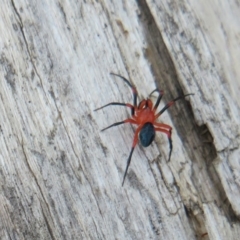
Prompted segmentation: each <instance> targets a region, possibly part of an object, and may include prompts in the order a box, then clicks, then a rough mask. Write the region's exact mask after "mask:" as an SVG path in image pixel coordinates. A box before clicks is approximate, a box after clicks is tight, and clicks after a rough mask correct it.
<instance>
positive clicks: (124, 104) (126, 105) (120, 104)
mask: <svg viewBox="0 0 240 240" xmlns="http://www.w3.org/2000/svg"><path fill="white" fill-rule="evenodd" d="M110 105H118V106H125V107H129V108H131V109H132V108H134V106H133V105H131V104H129V103H119V102H111V103H108V104H106V105H104V106H102V107H99V108H96V109H95V110H94V111H98V110H100V109H102V108H105V107H108V106H110Z"/></svg>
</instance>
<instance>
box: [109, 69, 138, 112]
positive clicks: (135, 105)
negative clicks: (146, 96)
mask: <svg viewBox="0 0 240 240" xmlns="http://www.w3.org/2000/svg"><path fill="white" fill-rule="evenodd" d="M110 74H111V75H114V76H117V77H120V78H121V79H122V80H123V81H124V82H125V83H126V84H127V85H128V86H129V87H130V88H131V89H132V92H133V106H134V108H132V116H133V115H134V113H135V108H137V89H136V88H135V87H134V86H133V85H132V84H131V83H130V82H129V81H128V80H127V79H126V78H125V77H123V76H121V75H118V74H116V73H110Z"/></svg>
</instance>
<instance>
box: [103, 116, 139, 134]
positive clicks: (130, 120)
mask: <svg viewBox="0 0 240 240" xmlns="http://www.w3.org/2000/svg"><path fill="white" fill-rule="evenodd" d="M124 123H132V124H137V123H136V121H135V120H133V119H131V118H128V119H126V120H124V121H121V122H116V123H113V124H112V125H110V126H108V127H106V128H104V129H102V130H101V132H103V131H105V130H107V129H108V128H111V127H115V126H118V125H120V124H124Z"/></svg>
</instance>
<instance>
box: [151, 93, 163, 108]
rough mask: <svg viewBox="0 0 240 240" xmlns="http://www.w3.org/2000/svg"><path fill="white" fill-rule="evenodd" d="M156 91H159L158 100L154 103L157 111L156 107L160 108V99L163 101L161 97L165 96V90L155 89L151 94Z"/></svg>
mask: <svg viewBox="0 0 240 240" xmlns="http://www.w3.org/2000/svg"><path fill="white" fill-rule="evenodd" d="M154 92H158V94H159V95H158V98H157V101H156V103H155V105H154V108H153V109H154V111H156V109H157V108H158V105H159V103H160V101H161V99H162V96H163V94H164V92H163V91H162V90H159V89H155V90H153V91H152V92H151V93H150V94H149V96H151V95H152V94H153V93H154Z"/></svg>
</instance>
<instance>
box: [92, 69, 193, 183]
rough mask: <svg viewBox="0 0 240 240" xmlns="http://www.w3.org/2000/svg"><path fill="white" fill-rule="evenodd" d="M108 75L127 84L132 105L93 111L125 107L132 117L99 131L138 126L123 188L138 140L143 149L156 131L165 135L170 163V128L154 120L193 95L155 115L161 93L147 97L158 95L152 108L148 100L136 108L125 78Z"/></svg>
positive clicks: (134, 99) (130, 85)
mask: <svg viewBox="0 0 240 240" xmlns="http://www.w3.org/2000/svg"><path fill="white" fill-rule="evenodd" d="M110 74H112V75H115V76H118V77H120V78H121V79H123V81H124V82H125V83H127V84H128V86H129V87H131V89H132V92H133V105H132V104H130V103H119V102H111V103H108V104H106V105H104V106H102V107H100V108H97V109H95V110H94V111H97V110H99V109H102V108H104V107H107V106H110V105H119V106H125V107H129V108H131V115H132V116H131V118H127V119H126V120H124V121H121V122H117V123H114V124H112V125H110V126H108V127H106V128H104V129H102V130H101V131H104V130H106V129H108V128H111V127H114V126H117V125H120V124H123V123H132V124H136V125H138V127H137V129H136V131H135V134H134V139H133V144H132V149H131V152H130V155H129V157H128V160H127V166H126V170H125V173H124V177H123V181H122V186H123V184H124V181H125V177H126V175H127V171H128V167H129V165H130V162H131V157H132V154H133V150H134V148H135V146H136V145H137V142H138V138H139V140H140V142H141V144H142V146H143V147H148V146H149V145H150V144H151V143H152V141H153V140H154V137H155V132H156V131H158V132H163V133H165V134H166V135H167V137H168V141H169V148H170V151H169V156H168V161H170V157H171V153H172V139H171V134H172V127H170V126H169V125H167V124H164V123H158V122H156V120H157V119H158V117H160V115H161V114H162V113H163V112H164V111H165V110H167V109H168V108H169V107H170V106H172V105H173V104H174V102H176V101H177V100H179V99H181V98H184V97H186V96H189V95H193V94H192V93H190V94H186V95H183V96H179V97H177V98H175V99H173V100H172V101H171V102H169V103H168V104H167V105H166V106H165V107H163V109H162V110H161V111H160V112H158V113H157V114H156V110H157V108H158V105H159V103H160V101H161V98H162V96H163V91H161V90H159V89H155V90H153V91H152V92H151V93H150V95H149V96H151V95H152V94H153V93H154V92H158V93H159V95H158V98H157V101H156V103H155V105H154V106H153V103H152V101H151V100H150V99H148V98H147V99H144V100H142V101H141V102H140V103H139V104H138V106H137V89H136V88H135V87H134V86H133V85H132V84H131V83H130V82H129V81H128V80H127V79H126V78H124V77H122V76H121V75H118V74H115V73H110Z"/></svg>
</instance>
